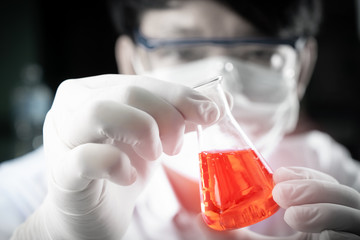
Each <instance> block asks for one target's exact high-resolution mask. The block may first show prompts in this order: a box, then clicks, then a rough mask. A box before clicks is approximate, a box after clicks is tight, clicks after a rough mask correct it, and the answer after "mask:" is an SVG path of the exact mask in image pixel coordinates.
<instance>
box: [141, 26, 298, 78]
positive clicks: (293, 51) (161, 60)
mask: <svg viewBox="0 0 360 240" xmlns="http://www.w3.org/2000/svg"><path fill="white" fill-rule="evenodd" d="M135 40H136V43H137V44H138V45H139V46H142V48H143V49H145V51H146V55H147V56H146V58H147V61H148V63H147V64H146V65H148V67H149V69H147V70H153V69H156V68H162V67H169V66H176V65H179V64H184V63H188V62H192V61H196V60H200V59H204V58H208V57H214V56H227V57H231V58H236V59H238V60H241V61H245V62H251V63H254V64H258V65H261V66H263V67H267V68H269V69H273V70H276V71H280V72H281V71H284V69H285V68H286V67H287V66H289V62H291V63H292V62H294V56H295V58H297V54H298V50H299V48H300V47H301V46H302V45H303V42H304V41H303V39H302V38H291V39H243V38H242V39H236V38H234V39H229V38H227V39H177V40H163V39H155V38H147V37H145V36H144V35H142V34H141V33H140V32H136V33H135Z"/></svg>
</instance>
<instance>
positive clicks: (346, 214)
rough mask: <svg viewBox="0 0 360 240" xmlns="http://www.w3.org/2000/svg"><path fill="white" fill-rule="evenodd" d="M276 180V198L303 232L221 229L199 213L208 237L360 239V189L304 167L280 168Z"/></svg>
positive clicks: (293, 226)
mask: <svg viewBox="0 0 360 240" xmlns="http://www.w3.org/2000/svg"><path fill="white" fill-rule="evenodd" d="M274 181H275V183H276V185H275V188H274V190H273V197H274V200H275V201H276V202H277V203H278V204H279V205H280V206H281V207H282V208H285V209H286V211H285V216H284V219H285V221H286V223H287V224H289V226H291V227H292V228H293V229H295V230H297V231H299V232H297V233H295V234H294V235H292V236H288V237H269V236H264V235H260V234H257V233H254V232H251V231H249V230H247V229H239V230H234V231H228V232H218V231H215V230H212V229H210V228H209V227H207V226H206V225H205V224H204V223H203V220H202V219H201V218H200V217H199V219H198V223H199V225H200V228H201V229H202V230H203V232H204V233H205V235H206V239H229V240H231V239H254V240H255V239H256V240H257V239H264V240H302V239H304V240H305V239H312V240H317V239H319V240H325V239H326V240H328V239H329V240H336V239H360V193H359V192H357V191H356V190H354V189H352V188H350V187H348V186H345V185H341V184H339V183H338V182H337V181H336V180H335V179H334V178H333V177H331V176H329V175H327V174H325V173H321V172H319V171H315V170H312V169H308V168H302V167H289V168H284V167H283V168H279V169H277V170H276V171H275V173H274ZM273 224H274V225H276V222H274V223H273Z"/></svg>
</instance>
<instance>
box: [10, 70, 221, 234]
mask: <svg viewBox="0 0 360 240" xmlns="http://www.w3.org/2000/svg"><path fill="white" fill-rule="evenodd" d="M218 115H219V110H218V108H217V106H216V105H215V104H214V103H213V102H212V101H211V100H209V99H208V98H206V97H205V96H203V95H201V94H200V93H199V92H197V91H195V90H192V89H190V88H187V87H184V86H181V85H176V84H172V83H167V82H163V81H158V80H155V79H150V78H144V77H140V76H125V75H103V76H97V77H90V78H84V79H78V80H69V81H65V82H64V83H63V84H61V86H60V87H59V89H58V91H57V94H56V97H55V100H54V103H53V106H52V108H51V110H50V111H49V113H48V115H47V117H46V120H45V124H44V149H45V155H46V158H47V162H48V176H49V190H48V195H47V197H46V199H45V201H44V203H43V204H42V206H41V207H40V208H39V209H38V210H37V211H36V212H35V214H33V215H32V216H31V217H30V218H29V219H28V220H27V221H26V222H25V223H24V224H23V225H22V226H21V227H19V228H18V229H17V231H16V233H15V235H14V237H13V238H14V239H38V240H41V239H120V238H121V236H122V235H123V234H124V233H125V231H126V228H127V226H128V224H129V222H130V219H131V215H132V212H133V209H134V204H135V201H136V199H137V197H138V195H139V194H140V193H141V191H142V190H143V188H144V186H145V184H146V182H147V180H148V178H149V176H150V175H151V172H152V170H153V168H154V167H156V165H159V164H158V161H154V160H156V159H158V158H159V157H160V155H161V154H162V152H165V153H167V154H176V153H177V152H178V151H179V150H180V147H181V145H182V138H183V135H184V132H185V128H186V126H187V125H188V123H189V124H210V123H211V122H213V121H216V119H217V118H218Z"/></svg>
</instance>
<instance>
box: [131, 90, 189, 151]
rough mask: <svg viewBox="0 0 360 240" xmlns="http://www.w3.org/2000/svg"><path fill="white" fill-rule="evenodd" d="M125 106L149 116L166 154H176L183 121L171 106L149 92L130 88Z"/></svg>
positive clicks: (179, 143)
mask: <svg viewBox="0 0 360 240" xmlns="http://www.w3.org/2000/svg"><path fill="white" fill-rule="evenodd" d="M127 104H128V105H130V106H132V107H135V108H137V109H140V110H143V111H144V112H146V113H148V114H150V115H151V116H152V117H153V118H154V119H155V121H156V123H157V125H158V127H159V131H160V139H161V142H162V147H163V151H164V152H165V153H166V154H169V155H174V154H177V153H178V152H179V151H180V149H181V146H182V142H183V135H184V131H185V120H184V118H183V116H182V115H181V113H180V112H179V111H177V109H176V108H174V107H173V106H172V105H171V104H169V103H168V102H166V101H165V100H163V99H161V98H159V97H157V96H156V95H154V94H152V93H150V92H149V91H147V90H145V89H143V88H139V87H132V88H130V89H129V90H128V97H127Z"/></svg>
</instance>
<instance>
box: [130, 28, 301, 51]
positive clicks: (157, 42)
mask: <svg viewBox="0 0 360 240" xmlns="http://www.w3.org/2000/svg"><path fill="white" fill-rule="evenodd" d="M134 38H135V42H136V43H137V44H139V45H141V46H143V47H145V48H147V49H149V50H156V49H158V48H162V47H171V46H186V45H204V44H214V45H223V46H231V45H237V44H262V45H290V46H291V47H293V48H295V49H298V47H299V42H303V41H300V40H304V38H302V37H294V38H213V39H208V38H191V39H167V40H164V39H159V38H148V37H146V36H144V35H143V34H142V33H141V32H140V31H139V30H136V31H134Z"/></svg>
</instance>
